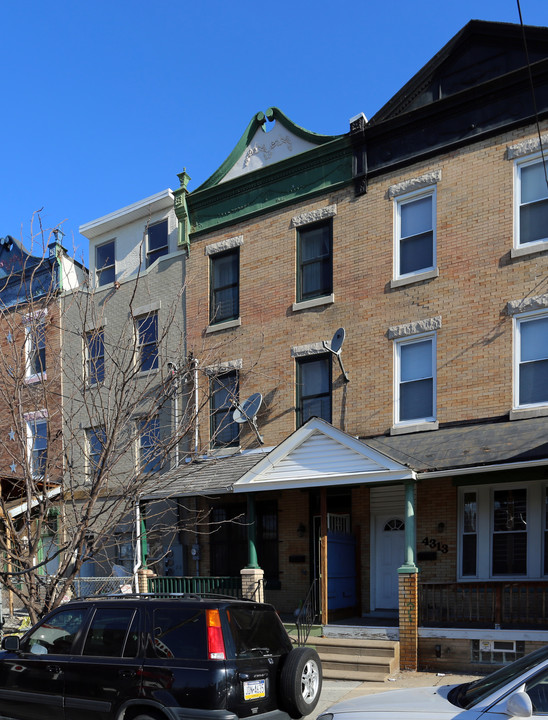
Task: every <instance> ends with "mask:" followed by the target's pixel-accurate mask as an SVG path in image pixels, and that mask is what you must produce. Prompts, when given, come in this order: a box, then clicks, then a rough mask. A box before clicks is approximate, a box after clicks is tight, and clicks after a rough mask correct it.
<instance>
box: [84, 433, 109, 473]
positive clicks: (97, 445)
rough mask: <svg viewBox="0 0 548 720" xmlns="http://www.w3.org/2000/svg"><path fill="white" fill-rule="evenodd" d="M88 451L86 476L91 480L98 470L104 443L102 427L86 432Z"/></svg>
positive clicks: (104, 434) (104, 437)
mask: <svg viewBox="0 0 548 720" xmlns="http://www.w3.org/2000/svg"><path fill="white" fill-rule="evenodd" d="M86 441H87V450H88V462H87V475H88V477H89V478H93V477H94V476H95V475H96V473H97V472H98V471H99V469H100V463H101V456H102V455H103V448H104V446H105V442H106V432H105V428H104V426H100V427H97V428H89V429H88V430H86Z"/></svg>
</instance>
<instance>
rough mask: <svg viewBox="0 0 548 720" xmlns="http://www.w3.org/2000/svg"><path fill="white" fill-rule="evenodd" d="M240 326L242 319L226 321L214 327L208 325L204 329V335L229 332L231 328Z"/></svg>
mask: <svg viewBox="0 0 548 720" xmlns="http://www.w3.org/2000/svg"><path fill="white" fill-rule="evenodd" d="M241 324H242V318H236V320H227V321H226V322H221V323H217V324H216V325H208V326H207V327H206V335H210V334H211V333H216V332H221V330H231V329H232V328H235V327H240V325H241Z"/></svg>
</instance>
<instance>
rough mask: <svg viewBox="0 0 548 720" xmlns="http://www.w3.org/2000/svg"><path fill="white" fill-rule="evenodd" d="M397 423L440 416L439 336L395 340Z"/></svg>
mask: <svg viewBox="0 0 548 720" xmlns="http://www.w3.org/2000/svg"><path fill="white" fill-rule="evenodd" d="M395 365H396V390H395V413H394V414H395V420H396V423H402V424H405V423H416V422H433V421H434V420H435V419H436V410H435V403H436V339H435V336H434V335H429V336H422V337H418V338H412V339H406V340H399V341H397V342H396V343H395Z"/></svg>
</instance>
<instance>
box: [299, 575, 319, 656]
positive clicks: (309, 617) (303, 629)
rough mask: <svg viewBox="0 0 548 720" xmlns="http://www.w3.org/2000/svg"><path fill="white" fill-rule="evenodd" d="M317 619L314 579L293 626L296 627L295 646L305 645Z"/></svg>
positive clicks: (316, 584) (316, 583) (316, 591)
mask: <svg viewBox="0 0 548 720" xmlns="http://www.w3.org/2000/svg"><path fill="white" fill-rule="evenodd" d="M317 617H318V580H317V579H315V580H314V581H313V582H312V585H311V586H310V588H309V589H308V593H307V594H306V598H305V600H304V602H303V604H302V605H301V609H300V610H299V614H298V615H297V619H296V620H295V625H296V626H297V645H299V646H302V645H306V641H307V640H308V636H309V635H310V630H311V629H312V625H314V622H315V620H316V618H317Z"/></svg>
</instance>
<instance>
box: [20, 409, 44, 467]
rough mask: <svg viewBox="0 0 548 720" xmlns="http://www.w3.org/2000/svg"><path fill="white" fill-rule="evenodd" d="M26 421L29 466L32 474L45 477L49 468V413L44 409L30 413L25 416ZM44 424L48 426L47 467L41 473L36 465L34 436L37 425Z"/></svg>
mask: <svg viewBox="0 0 548 720" xmlns="http://www.w3.org/2000/svg"><path fill="white" fill-rule="evenodd" d="M24 419H25V422H26V424H27V457H28V463H29V468H30V471H31V474H32V476H33V477H36V478H41V477H45V474H46V472H45V470H46V469H47V453H48V414H47V411H46V410H42V411H39V412H36V413H28V414H26V415H25V416H24ZM40 424H44V425H45V426H46V468H45V469H44V473H40V472H37V471H36V468H35V467H34V465H35V463H34V453H33V450H34V437H35V434H36V432H35V431H36V426H37V425H40Z"/></svg>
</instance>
